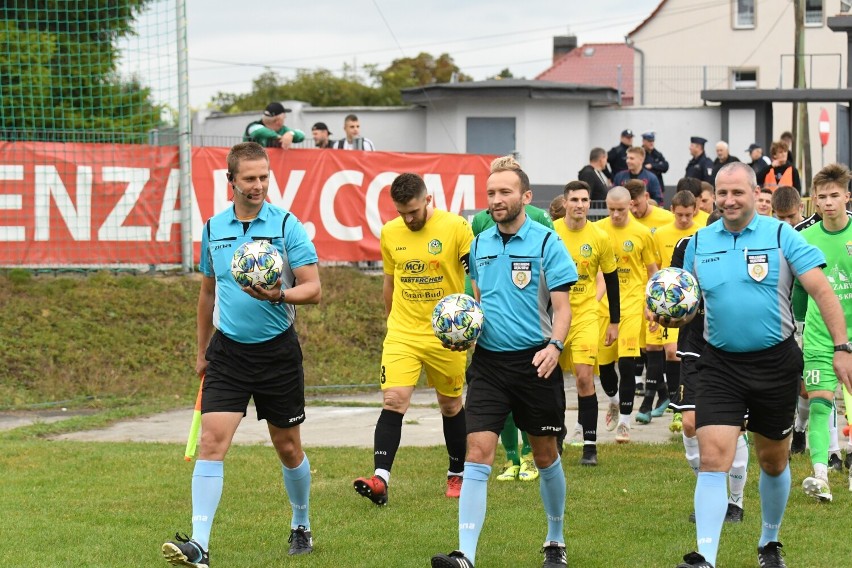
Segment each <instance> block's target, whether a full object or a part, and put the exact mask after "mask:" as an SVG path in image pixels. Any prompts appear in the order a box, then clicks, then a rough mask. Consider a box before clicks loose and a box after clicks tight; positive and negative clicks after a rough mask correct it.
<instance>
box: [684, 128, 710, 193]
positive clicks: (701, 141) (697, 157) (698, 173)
mask: <svg viewBox="0 0 852 568" xmlns="http://www.w3.org/2000/svg"><path fill="white" fill-rule="evenodd" d="M705 144H707V139H706V138H701V137H700V136H693V137H692V138H690V139H689V153H690V154H692V159H691V160H690V161H689V163H688V164H686V173H685V174H684V177H691V178H696V179H700V180H701V181H706V182H708V183H711V184H712V183H713V160H711V159H710V158H708V157H707V155H706V154H704V145H705Z"/></svg>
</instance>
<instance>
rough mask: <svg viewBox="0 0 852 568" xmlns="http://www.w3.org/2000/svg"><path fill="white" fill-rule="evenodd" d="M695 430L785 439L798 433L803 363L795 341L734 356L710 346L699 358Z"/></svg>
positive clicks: (788, 340) (785, 341) (787, 340)
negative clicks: (732, 429) (744, 431)
mask: <svg viewBox="0 0 852 568" xmlns="http://www.w3.org/2000/svg"><path fill="white" fill-rule="evenodd" d="M697 367H698V378H699V380H698V384H697V387H696V392H695V406H696V408H695V426H696V428H700V427H702V426H709V425H730V426H740V425H741V424H742V421H743V416H744V415H745V414H746V412H748V426H747V428H748V430H750V431H752V432H756V433H758V434H761V435H762V436H765V437H767V438H769V439H771V440H783V439H784V438H786V437H787V436H788V435H789V434H790V432H791V431H792V429H793V420H794V415H795V412H796V401H797V398H798V395H799V381H800V380H801V377H802V369H803V367H804V363H803V361H802V351H801V350H800V349H799V347H798V345H796V342H795V341H794V340H793V338H792V337H789V338H788V339H785V340H784V341H782V342H781V343H779V344H778V345H775V346H774V347H770V348H768V349H764V350H762V351H753V352H750V353H731V352H728V351H722V350H721V349H716V348H715V347H712V346H711V345H708V346H707V347H706V348H705V349H704V351H703V352H702V353H701V357H700V358H699V360H698V365H697Z"/></svg>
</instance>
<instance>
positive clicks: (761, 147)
mask: <svg viewBox="0 0 852 568" xmlns="http://www.w3.org/2000/svg"><path fill="white" fill-rule="evenodd" d="M758 148H760V149H763V146H761V145H760V144H749V145H748V149H747V150H746V152H749V153H751V152H754V151H755V150H757V149H758Z"/></svg>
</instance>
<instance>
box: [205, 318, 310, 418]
mask: <svg viewBox="0 0 852 568" xmlns="http://www.w3.org/2000/svg"><path fill="white" fill-rule="evenodd" d="M205 357H206V358H207V361H208V365H207V374H206V375H205V377H204V390H203V393H202V395H201V412H202V413H205V412H242V413H243V416H245V414H246V408H247V407H248V403H249V399H250V398H252V397H254V405H255V407H256V408H257V419H258V420H266V421H267V422H268V423H269V424H272V425H273V426H277V427H278V428H290V427H293V426H298V425H299V424H301V423H302V422H304V421H305V373H304V371H303V369H302V348H301V346H300V345H299V337H298V336H297V335H296V330H295V329H293V327H292V326H291V327H290V328H289V329H287V331H285V332H284V333H282V334H281V335H279V336H278V337H274V338H272V339H270V340H269V341H264V342H262V343H239V342H237V341H234V340H232V339H228V338H227V337H226V336H225V335H224V334H223V333H222V332H220V331H216V333H214V334H213V337H212V338H210V344H209V345H208V346H207V353H206V354H205Z"/></svg>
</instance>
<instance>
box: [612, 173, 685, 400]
mask: <svg viewBox="0 0 852 568" xmlns="http://www.w3.org/2000/svg"><path fill="white" fill-rule="evenodd" d="M636 181H637V180H630V181H629V182H627V183H625V184H624V187H625V189H627V191H629V192H630V212H631V213H632V214H633V217H634V218H635V219H636V220H637V221H639V222H640V223H642V224H643V225H645V226H646V227H648V228H649V229H651V233H653V232H654V231H656V230H657V229H658V228H659V227H662V226H663V225H667V224H669V223H671V222H672V221H673V220H674V218H673V217H672V214H671V212H670V211H669V210H668V209H663V208H662V206H660V207H657V206H656V205H654V202H653V201H651V196H650V195H649V193H648V192H647V191H646V188H645V187H644V186H643V185H639V184H638V183H636ZM661 205H662V204H661ZM654 247H655V249H656V243H655V244H654ZM655 255H656V259H657V265H658V266H659V264H660V253H659V251H656V250H655ZM646 328H647V324H643V326H642V332H641V333H640V334H639V351H640V353H641V358H639V357H637V358H636V395H637V396H644V395H645V392H646V391H645V387H644V386H643V385H642V367H643V366H645V367H647V364H648V360H647V356H646V352H645V335H646V331H647V329H646ZM646 375H647V372H646Z"/></svg>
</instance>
